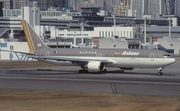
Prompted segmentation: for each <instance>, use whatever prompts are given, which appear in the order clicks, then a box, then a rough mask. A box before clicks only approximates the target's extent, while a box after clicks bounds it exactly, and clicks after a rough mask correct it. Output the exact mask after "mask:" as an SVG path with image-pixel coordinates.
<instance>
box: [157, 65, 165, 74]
mask: <svg viewBox="0 0 180 111" xmlns="http://www.w3.org/2000/svg"><path fill="white" fill-rule="evenodd" d="M163 69H164V68H162V67H161V68H159V69H158V70H159V72H158V75H159V76H162V75H163V73H162V70H163Z"/></svg>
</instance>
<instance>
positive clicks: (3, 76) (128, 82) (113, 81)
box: [0, 61, 180, 96]
mask: <svg viewBox="0 0 180 111" xmlns="http://www.w3.org/2000/svg"><path fill="white" fill-rule="evenodd" d="M107 69H108V73H107V74H95V73H92V74H78V73H77V71H78V70H79V67H68V66H66V67H62V66H60V67H53V68H51V69H50V68H40V69H31V68H26V69H0V88H1V89H2V88H3V89H28V90H31V89H33V90H55V91H73V92H95V93H113V94H140V95H168V96H180V62H179V61H178V62H175V63H174V64H173V65H171V66H168V67H166V68H165V69H164V70H163V73H164V74H163V76H158V75H157V72H158V70H157V69H135V70H132V71H125V72H124V73H123V72H122V71H120V70H119V69H118V68H107Z"/></svg>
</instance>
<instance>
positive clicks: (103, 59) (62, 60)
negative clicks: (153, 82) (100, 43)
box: [19, 20, 175, 75]
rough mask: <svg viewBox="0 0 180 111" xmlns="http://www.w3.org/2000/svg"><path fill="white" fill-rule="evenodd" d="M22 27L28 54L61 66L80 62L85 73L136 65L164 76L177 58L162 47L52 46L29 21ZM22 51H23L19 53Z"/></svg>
mask: <svg viewBox="0 0 180 111" xmlns="http://www.w3.org/2000/svg"><path fill="white" fill-rule="evenodd" d="M21 22H22V27H23V29H24V33H25V36H26V39H27V42H28V46H29V49H30V52H29V53H24V54H26V55H27V56H28V57H31V58H34V59H37V60H40V61H44V62H48V63H52V64H61V65H63V64H64V65H65V64H68V65H78V66H80V67H81V69H80V70H79V73H82V72H107V69H106V68H107V67H117V68H120V69H122V70H133V69H134V68H157V69H158V70H159V72H158V74H159V75H162V70H163V69H164V67H166V66H169V65H171V64H172V63H174V62H175V59H174V58H172V57H170V56H169V54H168V53H166V52H164V51H161V50H148V49H85V48H68V49H67V48H49V47H48V46H47V45H46V44H45V43H44V42H43V40H42V39H41V38H40V37H39V36H38V35H37V34H36V32H35V31H34V29H33V28H32V27H31V26H30V24H29V23H27V22H26V21H25V20H22V21H21ZM19 53H22V52H19Z"/></svg>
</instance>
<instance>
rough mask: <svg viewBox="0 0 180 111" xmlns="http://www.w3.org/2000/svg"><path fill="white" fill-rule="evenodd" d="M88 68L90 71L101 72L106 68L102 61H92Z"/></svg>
mask: <svg viewBox="0 0 180 111" xmlns="http://www.w3.org/2000/svg"><path fill="white" fill-rule="evenodd" d="M87 68H88V71H89V72H100V71H103V70H104V68H105V65H104V64H103V63H102V62H100V61H90V62H89V63H88V64H87Z"/></svg>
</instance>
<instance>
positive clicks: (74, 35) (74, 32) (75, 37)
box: [74, 31, 76, 47]
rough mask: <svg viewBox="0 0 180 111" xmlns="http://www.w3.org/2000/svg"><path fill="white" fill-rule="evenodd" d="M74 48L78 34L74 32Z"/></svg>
mask: <svg viewBox="0 0 180 111" xmlns="http://www.w3.org/2000/svg"><path fill="white" fill-rule="evenodd" d="M74 47H76V32H75V31H74Z"/></svg>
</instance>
